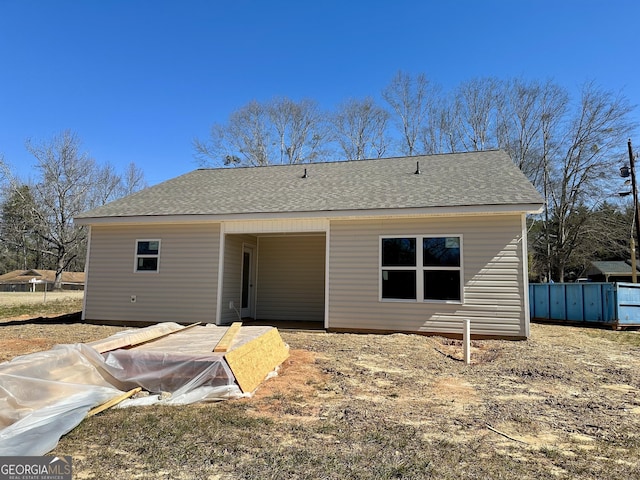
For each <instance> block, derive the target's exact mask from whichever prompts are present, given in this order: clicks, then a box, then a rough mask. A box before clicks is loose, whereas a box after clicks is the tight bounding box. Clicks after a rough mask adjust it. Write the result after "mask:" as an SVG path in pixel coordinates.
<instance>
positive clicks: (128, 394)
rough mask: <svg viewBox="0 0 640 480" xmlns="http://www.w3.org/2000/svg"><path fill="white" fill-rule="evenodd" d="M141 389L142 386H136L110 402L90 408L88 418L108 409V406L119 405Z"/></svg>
mask: <svg viewBox="0 0 640 480" xmlns="http://www.w3.org/2000/svg"><path fill="white" fill-rule="evenodd" d="M140 390H142V387H136V388H134V389H133V390H129V391H128V392H126V393H123V394H122V395H118V396H117V397H115V398H112V399H111V400H109V401H108V402H105V403H103V404H102V405H100V406H99V407H96V408H94V409H93V410H89V413H87V418H89V417H93V416H94V415H95V414H97V413H100V412H102V411H104V410H106V409H107V408H111V407H113V406H114V405H117V404H118V403H120V402H122V401H123V400H126V399H127V398H129V397H133V396H134V395H135V394H136V393H138V392H139V391H140Z"/></svg>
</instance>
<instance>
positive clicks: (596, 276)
mask: <svg viewBox="0 0 640 480" xmlns="http://www.w3.org/2000/svg"><path fill="white" fill-rule="evenodd" d="M636 272H638V274H637V276H638V278H640V270H638V267H637V266H636ZM587 278H588V279H589V281H591V282H631V279H632V276H631V260H629V261H623V260H619V261H592V262H591V267H590V268H589V270H587Z"/></svg>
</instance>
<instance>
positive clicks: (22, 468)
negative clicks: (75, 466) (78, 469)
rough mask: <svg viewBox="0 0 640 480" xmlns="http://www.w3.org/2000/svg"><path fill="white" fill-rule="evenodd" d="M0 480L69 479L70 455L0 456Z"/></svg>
mask: <svg viewBox="0 0 640 480" xmlns="http://www.w3.org/2000/svg"><path fill="white" fill-rule="evenodd" d="M0 480H71V457H69V456H65V457H51V456H48V457H47V456H45V457H0Z"/></svg>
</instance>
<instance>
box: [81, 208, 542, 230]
mask: <svg viewBox="0 0 640 480" xmlns="http://www.w3.org/2000/svg"><path fill="white" fill-rule="evenodd" d="M541 211H542V205H541V204H538V203H536V204H513V205H469V206H455V207H427V208H394V209H374V210H338V211H313V212H266V213H231V214H224V215H200V214H195V215H139V216H127V217H81V218H76V219H74V223H75V224H76V225H106V224H154V223H155V224H159V223H211V222H226V221H243V220H278V219H296V218H328V219H353V218H362V219H366V218H398V217H420V216H453V215H508V214H522V213H540V212H541Z"/></svg>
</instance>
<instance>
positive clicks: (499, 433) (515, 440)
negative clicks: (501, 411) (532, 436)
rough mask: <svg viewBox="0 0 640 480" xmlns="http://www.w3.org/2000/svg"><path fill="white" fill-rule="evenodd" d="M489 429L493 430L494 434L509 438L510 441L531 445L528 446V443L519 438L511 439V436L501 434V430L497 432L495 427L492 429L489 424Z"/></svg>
mask: <svg viewBox="0 0 640 480" xmlns="http://www.w3.org/2000/svg"><path fill="white" fill-rule="evenodd" d="M487 428H488V429H489V430H491V431H492V432H496V433H497V434H498V435H502V436H503V437H505V438H508V439H509V440H513V441H514V442H520V443H524V444H525V445H529V444H528V443H527V442H525V441H524V440H518V439H517V438H513V437H511V436H509V435H507V434H506V433H504V432H501V431H500V430H496V429H495V428H493V427H492V426H491V425H489V424H488V423H487Z"/></svg>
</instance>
